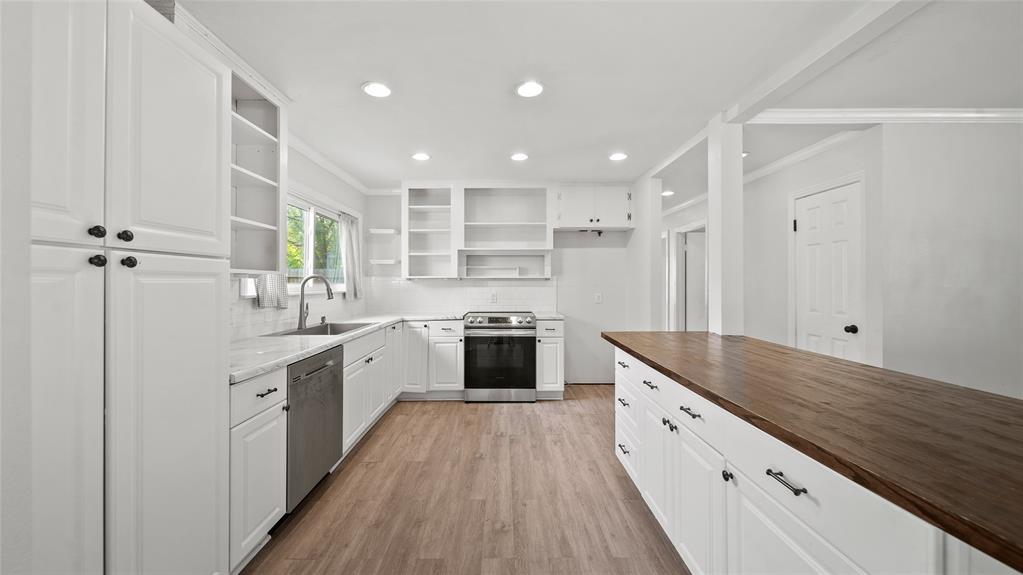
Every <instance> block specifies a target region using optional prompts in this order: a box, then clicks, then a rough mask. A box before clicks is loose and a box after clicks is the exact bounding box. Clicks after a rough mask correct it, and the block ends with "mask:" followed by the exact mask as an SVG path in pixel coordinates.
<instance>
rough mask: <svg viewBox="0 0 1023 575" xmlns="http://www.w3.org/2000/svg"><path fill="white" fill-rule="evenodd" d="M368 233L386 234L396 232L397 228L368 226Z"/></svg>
mask: <svg viewBox="0 0 1023 575" xmlns="http://www.w3.org/2000/svg"><path fill="white" fill-rule="evenodd" d="M369 233H370V234H373V235H378V236H386V235H394V234H397V233H398V230H396V229H394V228H370V229H369Z"/></svg>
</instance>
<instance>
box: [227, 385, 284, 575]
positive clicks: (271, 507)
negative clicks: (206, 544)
mask: <svg viewBox="0 0 1023 575" xmlns="http://www.w3.org/2000/svg"><path fill="white" fill-rule="evenodd" d="M286 405H287V403H286V402H284V401H281V402H279V403H277V404H276V405H274V406H273V407H271V408H269V409H267V410H265V411H263V412H262V413H260V414H259V415H256V416H255V417H253V418H251V419H249V420H248V421H245V422H243V423H241V424H239V425H237V426H235V427H234V428H233V429H231V569H235V568H236V567H237V566H238V565H239V563H241V561H242V560H243V559H245V558H246V557H248V556H249V554H250V553H252V551H253V550H255V549H256V548H258V547H259V546H260V544H262V542H263V541H264V540H265V539H266V537H267V533H268V532H269V531H270V528H271V527H273V526H274V525H275V524H276V523H277V521H279V520H280V519H281V517H284V513H285V510H286V508H287V496H288V490H287V475H288V474H287V469H288V412H287V411H286V409H285V406H286Z"/></svg>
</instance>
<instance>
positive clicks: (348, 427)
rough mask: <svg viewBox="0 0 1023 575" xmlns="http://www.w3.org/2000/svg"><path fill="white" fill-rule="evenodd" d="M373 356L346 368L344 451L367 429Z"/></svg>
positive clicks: (343, 413) (342, 428)
mask: <svg viewBox="0 0 1023 575" xmlns="http://www.w3.org/2000/svg"><path fill="white" fill-rule="evenodd" d="M371 357H372V356H368V357H365V358H363V359H360V360H358V361H356V362H355V363H352V364H351V365H349V366H348V367H346V368H345V374H344V394H343V397H344V408H343V409H342V414H341V433H342V447H341V448H342V450H343V451H344V453H346V454H347V453H348V451H349V450H350V449H351V448H352V447H354V446H355V444H356V442H358V440H359V437H361V436H362V433H363V432H364V431H366V427H367V421H368V419H367V415H368V413H367V412H368V409H367V406H368V405H369V399H368V395H369V386H370V384H371V381H370V379H371V377H372V376H373V370H372V368H370V365H369V364H370V359H371Z"/></svg>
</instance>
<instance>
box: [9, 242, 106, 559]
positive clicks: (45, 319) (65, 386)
mask: <svg viewBox="0 0 1023 575" xmlns="http://www.w3.org/2000/svg"><path fill="white" fill-rule="evenodd" d="M96 253H97V250H89V249H77V248H63V247H50V246H32V303H31V307H32V324H31V326H30V330H31V335H30V338H31V349H32V358H31V365H32V383H31V386H30V393H31V401H30V402H29V403H30V404H31V414H30V417H29V420H30V421H31V426H32V431H31V437H32V441H31V444H30V445H29V446H28V452H29V453H30V454H31V457H30V458H29V459H30V460H29V461H28V462H25V464H26V465H30V466H31V470H30V472H31V481H32V494H31V502H30V503H29V505H28V508H29V509H31V512H32V518H31V519H32V520H31V521H26V522H25V524H24V525H25V526H30V529H31V532H30V539H29V542H30V544H31V548H30V549H28V550H27V551H28V554H29V558H30V563H29V564H28V565H27V567H28V568H29V569H28V571H31V572H34V573H102V572H103V283H104V278H103V275H104V271H103V268H99V267H95V266H93V265H91V264H89V263H88V259H89V257H90V256H92V255H95V254H96ZM55 542H60V544H59V545H56V544H55Z"/></svg>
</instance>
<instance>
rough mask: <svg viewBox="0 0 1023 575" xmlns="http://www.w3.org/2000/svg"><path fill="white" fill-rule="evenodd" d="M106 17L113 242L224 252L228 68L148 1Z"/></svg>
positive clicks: (117, 5) (116, 7)
mask: <svg viewBox="0 0 1023 575" xmlns="http://www.w3.org/2000/svg"><path fill="white" fill-rule="evenodd" d="M108 22H109V26H108V29H109V36H108V44H109V49H108V51H107V54H108V57H109V66H108V74H107V80H108V81H107V86H108V88H107V99H108V100H107V101H108V105H107V110H109V111H110V115H109V117H108V118H107V122H108V123H107V125H108V131H107V134H108V141H107V223H108V227H109V228H110V233H109V234H108V235H107V245H109V246H112V247H122V246H124V247H131V248H136V249H144V250H158V251H167V252H176V253H189V254H202V255H215V256H225V257H226V256H228V255H229V253H230V250H229V240H230V238H229V233H230V223H229V216H230V181H231V180H230V173H229V169H230V168H229V166H230V126H231V124H230V87H231V85H230V81H231V74H230V71H229V70H228V69H227V67H226V66H224V65H223V64H221V63H220V62H218V61H217V60H216V59H214V58H213V56H211V55H209V54H207V53H206V52H205V51H203V50H202V49H201V48H200V47H199V46H197V45H196V44H194V43H193V42H191V41H190V40H189V39H187V38H186V37H185V36H184V35H183V34H182V33H181V32H180V31H179V30H177V29H176V28H175V27H174V25H173V24H171V23H170V22H169V21H167V19H166V18H164V17H163V16H161V15H160V14H159V13H158V12H156V11H155V10H153V9H152V8H151V7H150V6H148V5H147V4H145V3H144V2H141V1H130V2H127V1H121V2H111V3H110V5H109V16H108ZM121 230H130V231H131V232H132V233H133V234H134V239H132V240H131V241H130V243H128V242H126V241H124V240H122V239H119V238H118V237H117V236H116V234H117V233H118V232H119V231H121Z"/></svg>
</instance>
